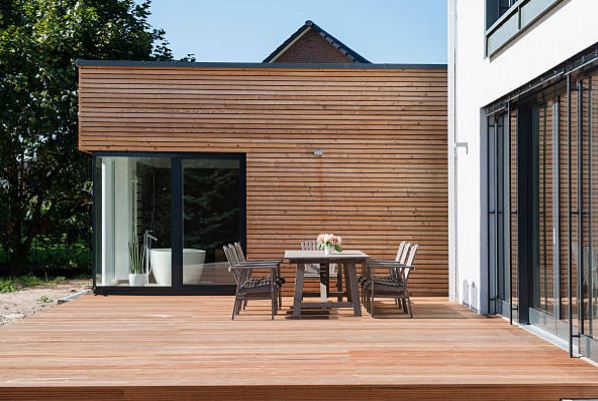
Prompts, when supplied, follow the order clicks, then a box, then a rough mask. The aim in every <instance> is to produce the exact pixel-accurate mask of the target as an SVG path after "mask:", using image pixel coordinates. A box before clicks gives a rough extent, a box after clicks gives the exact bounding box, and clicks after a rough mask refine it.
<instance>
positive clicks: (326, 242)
mask: <svg viewBox="0 0 598 401" xmlns="http://www.w3.org/2000/svg"><path fill="white" fill-rule="evenodd" d="M342 243H343V238H342V237H341V236H340V235H334V234H327V233H322V234H320V235H318V249H323V250H324V254H325V255H330V252H331V251H332V250H335V251H336V252H342V251H343V248H342V246H341V245H342Z"/></svg>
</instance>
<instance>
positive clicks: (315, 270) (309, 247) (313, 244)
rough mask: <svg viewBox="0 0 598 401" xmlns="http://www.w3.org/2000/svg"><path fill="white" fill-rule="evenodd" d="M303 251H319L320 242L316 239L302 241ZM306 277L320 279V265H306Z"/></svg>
mask: <svg viewBox="0 0 598 401" xmlns="http://www.w3.org/2000/svg"><path fill="white" fill-rule="evenodd" d="M301 250H302V251H317V250H318V241H316V240H314V239H308V240H303V241H301ZM305 277H306V278H315V277H320V265H319V264H317V263H310V264H306V265H305Z"/></svg>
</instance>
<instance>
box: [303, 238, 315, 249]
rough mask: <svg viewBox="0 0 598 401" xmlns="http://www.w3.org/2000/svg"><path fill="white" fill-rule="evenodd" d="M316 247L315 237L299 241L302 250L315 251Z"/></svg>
mask: <svg viewBox="0 0 598 401" xmlns="http://www.w3.org/2000/svg"><path fill="white" fill-rule="evenodd" d="M317 249H318V242H317V241H316V240H315V239H308V240H304V241H301V250H302V251H316V250H317Z"/></svg>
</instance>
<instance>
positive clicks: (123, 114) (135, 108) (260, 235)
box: [79, 66, 448, 296]
mask: <svg viewBox="0 0 598 401" xmlns="http://www.w3.org/2000/svg"><path fill="white" fill-rule="evenodd" d="M79 90H80V109H79V111H80V117H79V118H80V120H79V122H80V126H79V133H80V135H79V147H80V149H81V150H82V151H86V152H95V151H148V152H153V151H177V152H179V151H180V152H244V153H246V157H247V248H248V249H247V250H248V255H249V257H251V258H272V257H280V256H281V255H282V253H283V251H284V250H285V249H295V248H297V247H298V245H299V243H300V241H301V240H302V239H310V238H314V237H315V236H316V235H317V234H318V233H320V232H324V231H326V232H335V233H337V234H340V235H342V236H343V238H344V240H345V248H346V249H361V250H363V251H365V252H367V253H369V254H370V255H371V256H374V257H383V258H394V256H395V253H396V250H397V246H398V244H399V242H400V241H401V240H408V241H412V242H416V243H419V244H421V247H420V253H419V255H418V257H417V260H416V262H417V268H416V270H415V272H414V274H413V276H412V278H411V279H410V280H412V282H411V283H412V286H413V289H414V292H415V294H416V295H441V296H446V295H447V291H448V267H447V265H448V249H447V248H448V221H447V220H448V182H447V75H446V69H398V68H397V69H372V68H359V67H355V68H322V67H319V68H232V67H231V68H216V67H193V68H191V67H189V68H182V67H134V66H129V67H126V66H122V67H109V66H95V67H93V66H82V67H80V69H79ZM314 149H323V150H324V155H323V156H322V157H315V156H314ZM285 270H286V271H285V275H286V276H290V280H287V282H290V283H291V284H292V282H293V279H292V269H291V268H290V266H287V267H286V268H285ZM287 287H289V288H290V287H291V286H288V285H287Z"/></svg>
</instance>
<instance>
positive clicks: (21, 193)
mask: <svg viewBox="0 0 598 401" xmlns="http://www.w3.org/2000/svg"><path fill="white" fill-rule="evenodd" d="M138 3H139V2H136V1H134V0H3V1H2V2H0V205H2V207H0V244H1V245H2V248H3V249H4V251H5V252H6V253H7V255H8V260H7V263H6V264H5V265H4V266H3V268H4V269H3V270H2V267H0V275H15V274H22V273H23V272H24V267H25V266H26V264H27V259H28V254H29V253H30V250H31V248H32V244H33V241H34V239H35V238H37V237H39V236H44V237H45V238H48V239H50V240H51V241H55V242H58V240H62V239H63V237H64V236H66V240H67V241H68V242H69V243H71V244H73V243H77V242H81V241H83V242H85V243H89V238H90V228H91V183H90V180H91V177H90V170H91V168H90V158H89V157H88V156H87V155H85V154H83V153H81V152H79V151H78V150H77V71H76V67H75V60H76V59H77V58H87V59H131V60H164V59H171V58H172V54H171V51H170V49H169V48H168V43H167V42H166V41H165V40H164V31H162V30H155V29H152V28H151V27H150V25H149V24H148V22H147V18H148V16H149V8H150V1H142V2H140V3H139V4H138Z"/></svg>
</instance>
